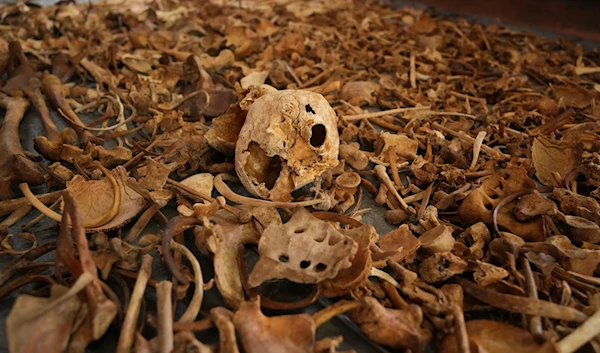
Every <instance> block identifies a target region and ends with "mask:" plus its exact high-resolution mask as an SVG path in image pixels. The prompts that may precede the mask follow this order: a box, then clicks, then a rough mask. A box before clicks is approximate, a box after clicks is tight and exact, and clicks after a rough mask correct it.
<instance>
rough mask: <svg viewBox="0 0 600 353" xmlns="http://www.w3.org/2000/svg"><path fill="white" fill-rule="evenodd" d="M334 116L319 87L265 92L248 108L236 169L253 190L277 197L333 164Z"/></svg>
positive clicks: (285, 198)
mask: <svg viewBox="0 0 600 353" xmlns="http://www.w3.org/2000/svg"><path fill="white" fill-rule="evenodd" d="M338 151H339V135H338V131H337V116H336V115H335V112H334V111H333V109H332V108H331V106H330V105H329V103H328V102H327V100H326V99H325V98H324V97H323V96H322V95H320V94H318V93H313V92H309V91H298V90H283V91H275V92H271V93H267V94H265V95H263V96H261V97H260V98H258V99H256V101H254V103H252V105H251V106H250V108H249V109H248V115H247V116H246V121H245V122H244V125H243V126H242V129H241V131H240V134H239V137H238V140H237V143H236V147H235V170H236V172H237V175H238V177H239V178H240V181H241V182H242V184H243V185H244V186H245V187H246V189H247V190H248V191H250V192H251V193H252V194H254V195H256V196H259V197H261V198H264V199H271V200H277V201H289V200H291V195H290V193H291V192H292V191H294V190H297V189H299V188H301V187H302V186H304V185H307V184H309V183H312V182H313V181H314V180H315V178H317V177H318V176H320V175H321V174H322V173H323V172H325V171H326V170H328V169H329V168H332V167H335V166H336V165H337V164H338Z"/></svg>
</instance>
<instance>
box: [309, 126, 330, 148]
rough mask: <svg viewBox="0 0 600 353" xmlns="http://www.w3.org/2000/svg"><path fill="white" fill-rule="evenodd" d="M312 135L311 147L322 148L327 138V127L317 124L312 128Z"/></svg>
mask: <svg viewBox="0 0 600 353" xmlns="http://www.w3.org/2000/svg"><path fill="white" fill-rule="evenodd" d="M311 131H312V134H311V136H310V145H311V146H313V147H320V146H321V145H322V144H323V143H324V142H325V138H326V137H327V129H325V125H323V124H317V125H315V126H313V127H312V130H311Z"/></svg>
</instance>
